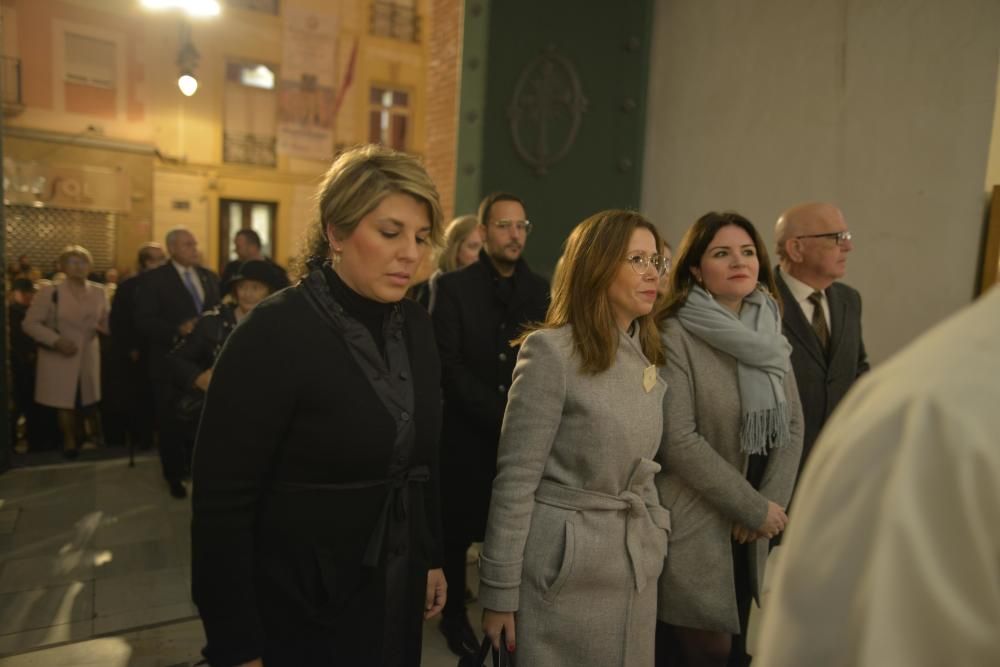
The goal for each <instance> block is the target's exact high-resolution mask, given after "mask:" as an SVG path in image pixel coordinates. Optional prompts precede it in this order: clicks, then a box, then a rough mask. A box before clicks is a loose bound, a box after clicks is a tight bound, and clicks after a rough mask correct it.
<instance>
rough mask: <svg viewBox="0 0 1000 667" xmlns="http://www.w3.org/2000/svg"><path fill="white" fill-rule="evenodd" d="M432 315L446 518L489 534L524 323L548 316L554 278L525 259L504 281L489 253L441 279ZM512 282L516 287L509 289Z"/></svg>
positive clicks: (459, 526)
mask: <svg viewBox="0 0 1000 667" xmlns="http://www.w3.org/2000/svg"><path fill="white" fill-rule="evenodd" d="M436 282H437V284H436V287H435V294H434V305H433V309H432V311H431V317H432V318H433V320H434V333H435V336H436V337H437V343H438V350H439V351H440V354H441V382H442V389H443V393H444V401H445V403H444V421H443V423H442V439H441V449H442V459H441V462H442V463H441V464H442V484H443V485H444V489H443V493H444V495H445V503H444V512H445V523H446V525H447V526H450V527H451V529H456V530H461V531H462V532H463V533H465V532H471V538H472V539H473V540H475V539H482V533H483V531H484V530H485V527H486V515H487V512H488V510H489V499H490V489H491V488H492V484H493V477H494V476H495V475H496V458H497V444H498V442H499V440H500V425H501V423H502V422H503V413H504V409H505V408H506V407H507V391H508V389H509V387H510V382H511V377H512V375H513V373H514V363H515V361H516V360H517V350H516V349H515V348H512V347H511V346H510V341H511V340H512V339H514V338H516V337H517V336H518V335H519V334H520V333H521V332H522V331H523V329H524V327H525V325H528V324H530V323H533V322H541V321H542V320H544V319H545V313H546V311H547V310H548V307H549V284H548V282H546V280H545V279H544V278H542V277H541V276H539V275H537V274H535V273H533V272H532V271H531V270H530V269H529V268H528V265H527V264H526V263H525V262H524V260H520V261H519V262H518V263H517V266H516V268H515V269H514V276H513V283H512V284H509V285H505V284H504V283H503V282H502V281H501V280H500V275H499V273H497V270H496V269H495V268H494V267H493V264H492V262H491V261H490V259H489V257H488V256H487V254H486V252H485V251H481V252H480V254H479V261H477V262H474V263H473V264H470V265H469V266H466V267H464V268H462V269H460V270H458V271H452V272H451V273H446V274H442V275H441V276H440V277H439V278H438V279H437V281H436ZM508 286H509V287H512V288H513V289H511V290H510V291H509V292H508V291H507V290H506V289H505V288H506V287H508Z"/></svg>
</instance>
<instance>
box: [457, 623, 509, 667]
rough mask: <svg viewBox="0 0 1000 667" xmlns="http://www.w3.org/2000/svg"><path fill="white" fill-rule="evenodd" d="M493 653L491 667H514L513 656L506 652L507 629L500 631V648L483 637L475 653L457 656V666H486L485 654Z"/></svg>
mask: <svg viewBox="0 0 1000 667" xmlns="http://www.w3.org/2000/svg"><path fill="white" fill-rule="evenodd" d="M490 653H492V654H493V667H515V665H514V656H513V655H511V654H510V653H508V652H507V631H506V630H501V631H500V650H499V651H497V650H496V649H494V648H493V643H492V642H491V641H490V638H489V637H483V643H482V644H481V645H480V646H479V653H477V654H476V655H465V656H462V657H461V658H459V660H458V667H487V665H486V656H487V655H489V654H490Z"/></svg>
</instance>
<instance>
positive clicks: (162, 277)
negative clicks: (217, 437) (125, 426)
mask: <svg viewBox="0 0 1000 667" xmlns="http://www.w3.org/2000/svg"><path fill="white" fill-rule="evenodd" d="M166 246H167V252H168V253H169V254H170V261H169V262H167V263H166V264H164V265H163V266H161V267H159V268H156V269H153V270H152V271H150V272H149V273H147V274H146V275H145V276H143V278H142V281H141V282H140V283H139V285H138V288H137V290H136V296H135V324H136V328H137V329H138V330H139V332H140V333H141V334H142V335H143V336H145V337H146V340H147V342H148V345H149V376H150V378H151V380H152V383H153V395H154V396H155V402H156V417H157V421H158V422H159V426H160V463H161V464H162V465H163V476H164V477H165V478H166V480H167V484H169V486H170V494H171V495H172V496H174V497H175V498H184V497H186V496H187V489H185V487H184V484H183V478H184V476H185V474H186V470H187V466H188V462H189V461H190V452H185V451H184V446H183V444H182V443H183V441H182V440H181V439H180V438H178V437H176V432H175V428H174V419H173V415H172V412H171V396H172V392H171V389H170V372H169V368H168V365H167V355H168V354H169V353H170V350H171V349H172V348H173V346H174V343H175V342H176V341H177V340H178V339H180V338H182V337H184V336H187V335H188V334H189V333H191V330H192V329H194V325H195V322H197V321H198V317H199V316H200V315H201V314H202V313H203V312H204V311H206V310H210V309H212V308H214V307H215V306H217V305H219V278H218V276H216V275H215V274H214V273H212V272H211V271H209V270H208V269H204V268H202V267H200V266H198V265H197V262H198V257H199V254H198V241H197V239H195V237H194V235H193V234H192V233H191V232H189V231H188V230H186V229H172V230H170V231H169V232H167V238H166Z"/></svg>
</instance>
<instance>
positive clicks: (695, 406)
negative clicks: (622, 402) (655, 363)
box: [656, 318, 803, 634]
mask: <svg viewBox="0 0 1000 667" xmlns="http://www.w3.org/2000/svg"><path fill="white" fill-rule="evenodd" d="M661 330H662V336H663V342H664V345H665V346H666V351H667V364H666V366H664V367H663V368H662V370H661V372H662V374H663V377H664V378H665V379H666V381H667V383H668V384H669V385H670V391H669V392H668V394H667V397H666V400H665V401H664V406H665V414H664V422H665V427H664V430H663V445H662V447H661V449H660V455H659V461H660V462H661V463H662V464H663V470H662V471H661V472H660V473H659V474H658V475H657V476H656V487H657V489H658V490H659V492H660V499H661V500H662V501H663V505H664V507H666V508H667V509H668V510H670V514H671V520H672V523H673V532H672V533H671V535H670V557H669V558H668V559H667V563H666V566H665V567H664V570H663V575H662V576H661V577H660V584H659V593H660V594H659V605H658V607H657V615H658V617H659V619H660V620H661V621H664V622H666V623H670V624H673V625H679V626H683V627H688V628H698V629H702V630H714V631H718V632H728V633H731V634H737V633H739V632H740V631H741V629H740V624H739V617H738V614H737V608H736V586H735V582H734V580H733V556H732V527H733V524H735V523H740V524H743V525H744V526H746V527H748V528H758V527H760V525H761V524H763V523H764V519H765V518H766V517H767V501H768V500H771V501H773V502H776V503H778V504H779V505H781V506H782V507H787V506H788V500H789V497H790V496H791V493H792V488H793V486H794V484H795V477H796V474H797V472H798V465H799V457H800V456H801V454H802V432H803V423H802V406H801V405H800V403H799V392H798V387H797V386H796V384H795V374H794V373H793V372H792V371H791V366H789V370H788V372H787V373H786V374H785V381H784V386H785V397H786V399H787V401H788V415H789V431H790V434H791V441H790V443H789V444H788V445H786V446H784V447H779V448H775V449H771V450H770V451H769V452H768V461H767V466H766V468H765V472H764V477H763V479H762V480H761V484H760V489H759V490H757V489H754V488H753V486H751V485H750V483H749V482H748V481H747V480H746V471H747V463H748V460H749V457H748V456H747V455H746V454H745V453H743V452H742V451H740V437H739V433H740V422H741V420H742V410H741V402H740V393H739V386H738V381H737V376H736V358H735V357H732V356H730V355H729V354H726V353H725V352H721V351H719V350H717V349H715V348H713V347H711V346H709V345H708V343H705V342H704V341H702V340H701V339H700V338H697V337H696V336H693V335H692V334H690V333H688V332H687V331H686V330H685V329H684V327H683V326H682V325H681V323H680V322H679V321H678V320H677V319H676V318H668V319H667V320H666V322H665V323H664V325H663V327H662V329H661ZM767 552H768V540H766V539H762V540H757V541H756V542H754V543H753V545H752V546H751V549H750V570H751V571H750V586H751V590H752V591H753V594H754V597H758V596H759V593H760V585H761V584H762V583H763V581H764V566H765V563H766V560H767Z"/></svg>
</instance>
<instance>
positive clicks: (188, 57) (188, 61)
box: [177, 22, 199, 97]
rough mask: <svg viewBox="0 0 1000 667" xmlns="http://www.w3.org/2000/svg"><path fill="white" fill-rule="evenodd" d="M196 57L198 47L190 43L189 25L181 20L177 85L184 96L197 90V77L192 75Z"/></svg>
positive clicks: (188, 95)
mask: <svg viewBox="0 0 1000 667" xmlns="http://www.w3.org/2000/svg"><path fill="white" fill-rule="evenodd" d="M198 59H199V55H198V49H196V48H194V44H192V43H191V27H190V26H189V25H187V23H184V22H181V48H180V51H178V52H177V66H178V67H179V68H180V70H181V75H180V77H178V79H177V87H178V88H180V89H181V92H182V93H184V95H185V96H186V97H191V96H192V95H194V94H195V91H197V90H198V79H196V78H195V76H194V71H195V68H197V67H198Z"/></svg>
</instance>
